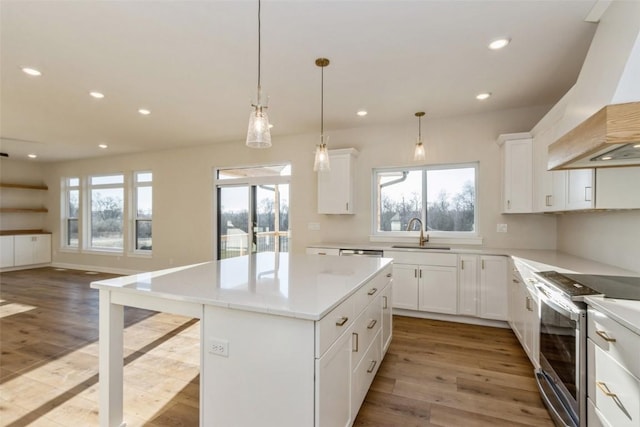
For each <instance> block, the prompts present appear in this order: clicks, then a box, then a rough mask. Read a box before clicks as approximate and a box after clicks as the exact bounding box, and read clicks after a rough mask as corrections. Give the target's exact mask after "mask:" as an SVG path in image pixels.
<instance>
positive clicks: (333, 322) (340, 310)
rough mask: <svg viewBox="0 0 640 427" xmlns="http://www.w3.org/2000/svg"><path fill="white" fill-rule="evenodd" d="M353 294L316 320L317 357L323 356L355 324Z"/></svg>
mask: <svg viewBox="0 0 640 427" xmlns="http://www.w3.org/2000/svg"><path fill="white" fill-rule="evenodd" d="M353 301H354V298H353V296H352V297H350V298H348V299H347V300H345V301H343V302H342V304H340V305H339V306H337V307H336V308H334V309H333V310H331V311H330V312H329V314H327V315H326V316H324V317H323V318H322V319H320V320H319V321H317V322H316V355H315V356H316V358H318V357H320V356H322V355H323V354H324V352H325V351H327V349H328V348H329V347H331V344H333V342H334V341H335V340H336V339H338V337H339V336H340V335H342V334H343V333H344V332H345V331H346V330H347V329H349V327H350V326H351V325H352V324H353V321H354V320H355V316H354V313H353Z"/></svg>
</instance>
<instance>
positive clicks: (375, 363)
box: [367, 360, 378, 374]
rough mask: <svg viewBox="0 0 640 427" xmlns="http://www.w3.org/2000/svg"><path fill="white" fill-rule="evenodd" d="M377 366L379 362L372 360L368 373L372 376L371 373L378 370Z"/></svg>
mask: <svg viewBox="0 0 640 427" xmlns="http://www.w3.org/2000/svg"><path fill="white" fill-rule="evenodd" d="M377 364H378V361H377V360H372V361H371V364H370V365H369V369H367V373H368V374H370V373H371V372H373V370H374V369H376V365H377Z"/></svg>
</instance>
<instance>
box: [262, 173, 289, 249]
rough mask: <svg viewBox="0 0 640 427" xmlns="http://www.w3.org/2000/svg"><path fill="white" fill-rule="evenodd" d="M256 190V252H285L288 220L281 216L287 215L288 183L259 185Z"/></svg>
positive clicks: (287, 244) (287, 245) (287, 243)
mask: <svg viewBox="0 0 640 427" xmlns="http://www.w3.org/2000/svg"><path fill="white" fill-rule="evenodd" d="M256 192H257V193H256V201H257V206H256V214H257V215H256V217H257V229H256V232H257V236H256V237H257V252H287V251H288V250H289V231H288V226H289V220H288V218H284V219H283V218H282V216H283V214H284V215H285V216H288V211H289V185H288V184H285V185H260V186H258V187H257V189H256ZM283 203H285V207H286V209H284V210H283ZM283 224H285V225H286V227H285V228H283Z"/></svg>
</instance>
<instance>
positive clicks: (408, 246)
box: [391, 245, 451, 251]
mask: <svg viewBox="0 0 640 427" xmlns="http://www.w3.org/2000/svg"><path fill="white" fill-rule="evenodd" d="M391 247H392V248H397V249H422V250H432V251H436V250H438V251H448V250H450V249H451V248H450V247H448V246H419V245H393V246H391Z"/></svg>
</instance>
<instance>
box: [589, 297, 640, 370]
mask: <svg viewBox="0 0 640 427" xmlns="http://www.w3.org/2000/svg"><path fill="white" fill-rule="evenodd" d="M587 323H588V334H589V338H591V339H592V340H593V342H594V343H595V344H597V345H598V347H600V348H601V349H602V350H603V351H604V352H605V353H607V354H609V355H610V356H611V357H613V358H614V359H616V360H617V361H618V363H620V364H621V365H622V366H624V367H625V368H626V369H627V370H628V371H629V372H631V373H632V374H633V375H635V376H636V377H638V378H640V356H638V355H640V335H636V334H635V333H634V332H632V331H631V330H629V329H627V328H625V327H624V326H622V325H621V324H619V323H618V322H616V321H615V320H613V319H611V318H609V317H607V316H606V315H605V314H603V313H601V312H599V311H598V310H594V309H593V308H589V310H588V312H587Z"/></svg>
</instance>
